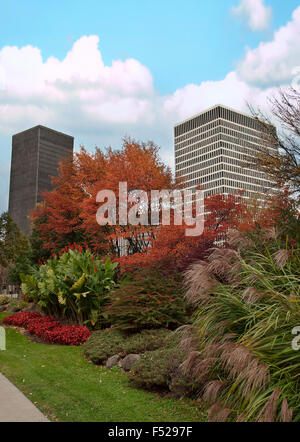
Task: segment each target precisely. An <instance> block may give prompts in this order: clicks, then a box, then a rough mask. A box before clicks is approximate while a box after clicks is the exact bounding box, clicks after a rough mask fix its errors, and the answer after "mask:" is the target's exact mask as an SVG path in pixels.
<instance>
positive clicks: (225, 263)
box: [207, 249, 237, 281]
mask: <svg viewBox="0 0 300 442" xmlns="http://www.w3.org/2000/svg"><path fill="white" fill-rule="evenodd" d="M211 250H212V253H211V254H210V255H209V256H208V262H209V263H208V266H207V270H208V271H209V273H211V274H213V275H214V276H216V277H219V278H221V279H225V280H227V281H228V279H231V269H232V265H233V264H234V263H235V262H236V260H237V252H236V251H235V250H233V249H211Z"/></svg>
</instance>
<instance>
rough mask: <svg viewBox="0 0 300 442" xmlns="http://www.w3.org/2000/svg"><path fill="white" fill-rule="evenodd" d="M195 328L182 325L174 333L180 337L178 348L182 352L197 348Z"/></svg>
mask: <svg viewBox="0 0 300 442" xmlns="http://www.w3.org/2000/svg"><path fill="white" fill-rule="evenodd" d="M196 332H197V328H196V327H194V326H192V325H182V326H181V327H178V328H177V329H176V330H175V332H174V333H176V334H179V335H180V338H181V339H180V342H179V348H180V349H181V350H184V351H193V350H196V348H197V343H198V337H197V333H196Z"/></svg>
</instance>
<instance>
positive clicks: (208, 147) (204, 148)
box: [175, 134, 221, 161]
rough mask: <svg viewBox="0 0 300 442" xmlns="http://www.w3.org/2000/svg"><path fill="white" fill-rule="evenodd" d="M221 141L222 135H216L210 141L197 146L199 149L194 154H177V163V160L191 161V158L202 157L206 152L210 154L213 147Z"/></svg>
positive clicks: (193, 150) (194, 150)
mask: <svg viewBox="0 0 300 442" xmlns="http://www.w3.org/2000/svg"><path fill="white" fill-rule="evenodd" d="M220 140H221V134H218V135H215V136H214V137H210V139H209V140H206V141H201V142H200V143H197V146H196V147H197V148H196V149H192V152H190V153H186V154H184V155H183V154H182V152H175V161H176V158H180V159H189V158H193V157H195V156H199V155H202V154H204V153H206V152H209V151H210V150H212V149H213V148H214V146H212V145H213V144H214V143H216V141H220ZM188 149H189V148H188Z"/></svg>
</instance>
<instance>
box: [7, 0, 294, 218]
mask: <svg viewBox="0 0 300 442" xmlns="http://www.w3.org/2000/svg"><path fill="white" fill-rule="evenodd" d="M0 7H1V16H0V213H1V212H2V211H3V210H6V209H7V203H8V191H9V173H10V158H11V137H12V135H13V134H14V133H17V132H20V131H22V130H25V129H28V128H30V127H33V126H35V125H37V124H42V125H45V126H47V127H50V128H52V129H56V130H59V131H62V132H65V133H67V134H69V135H73V136H74V137H75V149H76V150H78V149H79V146H80V145H84V146H85V147H86V149H87V150H89V151H93V150H94V148H95V146H98V147H101V148H105V147H106V146H112V147H113V148H118V147H120V146H121V144H122V138H123V137H124V136H130V137H132V138H135V139H137V140H141V141H148V140H152V141H154V142H155V143H156V144H157V145H159V146H160V147H161V157H162V159H163V161H164V162H165V163H166V164H168V165H170V166H171V167H173V126H174V124H176V123H178V122H180V121H181V120H183V119H186V118H188V117H190V116H192V115H195V114H197V113H199V112H201V111H203V110H205V109H206V108H207V107H210V106H213V105H214V104H224V105H227V106H229V107H232V108H234V109H237V110H240V111H244V112H245V111H247V109H248V108H247V105H248V103H249V104H251V105H253V106H254V107H260V108H262V109H263V110H264V111H265V112H267V113H268V112H270V105H269V101H268V98H271V97H272V96H276V93H278V88H279V87H282V88H285V87H288V86H289V85H290V84H291V83H293V84H294V85H295V84H297V85H298V84H300V0H288V1H286V2H283V1H282V0H211V1H209V2H207V1H205V0H185V1H182V0H181V1H180V0H163V1H161V0H143V1H140V0H139V1H137V0H127V1H124V0H114V2H107V1H103V0H85V1H83V0H60V1H58V0H52V2H51V3H50V2H42V1H41V0H26V2H24V0H10V1H9V2H8V1H4V0H0Z"/></svg>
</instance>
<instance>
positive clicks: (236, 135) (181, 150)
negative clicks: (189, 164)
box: [175, 126, 264, 156]
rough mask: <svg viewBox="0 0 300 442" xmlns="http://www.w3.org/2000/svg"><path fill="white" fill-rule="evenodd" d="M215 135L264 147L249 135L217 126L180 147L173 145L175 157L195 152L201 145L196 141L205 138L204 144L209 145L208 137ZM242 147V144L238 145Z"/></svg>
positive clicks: (258, 140) (259, 141) (261, 142)
mask: <svg viewBox="0 0 300 442" xmlns="http://www.w3.org/2000/svg"><path fill="white" fill-rule="evenodd" d="M215 134H225V136H224V137H222V135H221V137H220V139H224V140H225V139H226V135H230V136H232V137H234V138H233V139H237V138H238V139H240V140H247V141H250V142H251V146H252V145H253V144H254V145H257V146H259V145H262V146H263V145H264V143H263V141H262V140H260V139H259V138H257V139H256V138H253V137H250V136H249V135H245V134H240V133H238V132H236V131H232V130H230V129H227V128H224V127H222V126H219V127H218V128H216V129H213V130H210V131H209V132H206V133H205V134H202V135H199V136H197V137H194V138H191V139H190V140H188V141H185V142H184V143H183V144H181V145H179V146H178V145H177V144H175V156H176V155H177V156H178V155H184V154H186V153H189V152H192V151H194V150H197V149H198V148H199V146H201V145H202V144H203V143H198V141H200V140H203V139H205V138H207V140H206V143H210V142H211V141H210V140H209V138H210V137H212V136H213V135H215ZM240 144H242V145H243V143H240ZM185 146H189V147H186V148H185V149H184V147H185Z"/></svg>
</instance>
